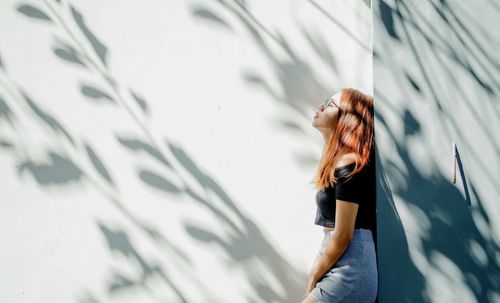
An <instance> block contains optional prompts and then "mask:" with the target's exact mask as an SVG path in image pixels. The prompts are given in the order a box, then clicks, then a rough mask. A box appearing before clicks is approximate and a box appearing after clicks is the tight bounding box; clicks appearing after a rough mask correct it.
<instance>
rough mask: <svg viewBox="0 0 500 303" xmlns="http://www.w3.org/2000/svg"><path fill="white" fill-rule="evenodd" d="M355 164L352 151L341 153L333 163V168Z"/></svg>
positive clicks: (337, 168)
mask: <svg viewBox="0 0 500 303" xmlns="http://www.w3.org/2000/svg"><path fill="white" fill-rule="evenodd" d="M355 164H356V156H355V155H354V154H353V153H349V154H345V155H343V156H342V157H341V158H340V160H339V161H338V162H337V164H336V165H335V170H339V169H341V168H344V167H348V166H353V165H355Z"/></svg>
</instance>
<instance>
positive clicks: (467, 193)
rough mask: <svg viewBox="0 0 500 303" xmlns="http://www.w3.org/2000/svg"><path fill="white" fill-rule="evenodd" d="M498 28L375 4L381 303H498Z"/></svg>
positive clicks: (484, 17) (486, 19) (415, 7)
mask: <svg viewBox="0 0 500 303" xmlns="http://www.w3.org/2000/svg"><path fill="white" fill-rule="evenodd" d="M499 20H500V5H499V4H498V1H482V0H481V1H435V0H432V1H416V0H413V1H378V0H377V1H373V26H374V29H373V31H374V43H373V48H374V57H373V64H374V67H373V69H374V76H373V77H374V97H375V102H376V105H375V111H376V116H377V117H376V134H377V143H378V151H379V158H378V161H377V172H378V176H379V184H378V187H377V206H378V212H377V219H378V257H379V269H380V272H379V273H380V277H381V280H380V285H379V286H380V287H379V302H439V303H443V302H469V303H474V302H481V303H482V302H500V283H499V281H500V250H499V246H500V233H499V231H500V207H499V197H500V160H499V156H500V140H499V138H500V137H499V133H498V131H499V130H500V119H499V117H500V99H499V96H500V95H499V94H500V77H499V76H500V73H499V71H500V53H499V52H498V49H499V48H500V36H499V35H498V28H499V27H500V22H499ZM452 142H455V143H456V149H455V153H456V157H455V158H453V148H452ZM454 159H455V160H454ZM454 161H455V164H456V182H455V183H453V178H452V177H453V175H452V167H453V166H452V164H453V162H454Z"/></svg>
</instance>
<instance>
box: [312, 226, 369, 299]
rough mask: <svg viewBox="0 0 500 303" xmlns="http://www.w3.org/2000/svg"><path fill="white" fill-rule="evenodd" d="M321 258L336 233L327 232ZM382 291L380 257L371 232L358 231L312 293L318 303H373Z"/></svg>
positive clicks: (320, 253) (361, 229)
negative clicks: (380, 285) (377, 254)
mask: <svg viewBox="0 0 500 303" xmlns="http://www.w3.org/2000/svg"><path fill="white" fill-rule="evenodd" d="M323 232H324V237H323V242H322V243H321V248H320V250H319V252H318V255H323V253H324V251H325V248H326V245H327V243H328V240H329V239H330V237H331V235H332V233H333V231H326V230H323ZM377 291H378V270H377V257H376V254H375V243H374V242H373V235H372V232H371V230H369V229H363V228H357V229H355V230H354V235H353V239H352V241H351V243H350V244H349V246H348V247H347V249H346V250H345V252H344V253H343V255H342V256H341V257H340V259H339V260H338V261H337V262H336V263H335V264H334V265H333V266H332V267H331V268H330V270H329V271H327V272H326V273H325V274H324V275H323V277H322V278H321V279H320V280H319V281H318V282H317V283H316V286H315V287H314V289H313V290H312V291H311V293H310V294H309V296H308V297H309V298H314V299H316V301H317V302H318V303H332V302H336V303H337V302H343V303H348V302H356V303H373V302H375V298H376V297H377Z"/></svg>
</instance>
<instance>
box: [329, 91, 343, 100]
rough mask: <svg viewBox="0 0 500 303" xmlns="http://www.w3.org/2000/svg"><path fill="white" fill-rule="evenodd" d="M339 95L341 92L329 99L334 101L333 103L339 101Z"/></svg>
mask: <svg viewBox="0 0 500 303" xmlns="http://www.w3.org/2000/svg"><path fill="white" fill-rule="evenodd" d="M340 94H341V92H338V93H336V94H335V95H333V96H331V97H330V98H332V99H334V100H335V101H340Z"/></svg>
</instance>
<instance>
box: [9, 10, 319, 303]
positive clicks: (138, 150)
mask: <svg viewBox="0 0 500 303" xmlns="http://www.w3.org/2000/svg"><path fill="white" fill-rule="evenodd" d="M41 4H42V3H37V4H36V5H32V4H26V3H19V4H18V5H16V7H15V9H16V10H17V11H18V12H19V14H21V15H22V16H24V17H28V18H29V20H32V21H33V22H38V23H40V24H44V25H46V26H49V27H51V29H53V31H54V33H55V36H54V37H55V38H54V43H55V46H54V47H53V53H54V55H55V56H57V58H59V59H60V60H61V61H63V62H65V63H67V64H68V65H72V66H78V67H80V68H82V69H83V70H85V71H87V72H88V73H89V75H92V76H94V79H95V80H94V81H93V82H92V83H90V82H84V83H79V84H78V89H79V91H80V92H81V94H82V95H83V96H84V97H85V98H86V99H87V100H89V101H92V102H94V103H95V104H97V105H101V106H115V107H116V110H117V111H118V110H120V111H124V112H126V113H127V114H128V115H129V116H130V117H131V119H132V120H133V121H134V122H135V123H136V124H135V125H136V127H137V129H139V130H140V131H141V132H142V133H141V134H142V136H140V137H139V136H137V135H135V134H134V135H132V134H130V135H124V134H120V135H116V140H117V143H118V144H120V146H121V147H123V148H124V149H125V150H127V151H129V152H130V153H132V154H133V155H134V157H137V158H141V159H143V158H144V157H147V158H150V159H153V160H154V161H156V163H157V164H158V165H157V166H154V167H152V168H146V167H144V168H139V169H138V170H137V177H138V178H139V179H140V180H141V181H142V182H143V183H144V184H146V185H148V186H150V187H152V188H155V189H159V190H161V191H164V192H167V193H169V194H172V195H182V194H185V195H188V196H189V197H191V198H192V199H191V201H192V203H193V207H202V208H203V209H205V210H206V211H207V212H208V213H209V214H211V215H212V216H213V217H214V218H215V219H216V220H218V222H219V223H220V224H221V226H224V230H226V231H227V233H228V234H230V236H229V237H223V236H222V235H219V234H217V233H215V232H212V231H209V230H206V228H204V227H202V226H198V225H196V224H192V223H185V230H186V232H187V233H188V234H189V235H190V236H191V237H192V238H193V239H194V240H196V241H198V242H199V243H204V244H206V245H207V247H209V246H210V245H216V246H217V249H220V248H222V249H223V250H224V251H225V252H226V254H227V256H229V257H230V258H231V260H230V261H229V263H228V264H230V265H231V266H232V267H239V268H240V269H241V271H242V272H243V273H244V274H245V275H246V277H247V279H248V282H249V283H250V284H251V287H252V289H253V290H254V291H255V293H253V294H249V296H251V297H249V298H241V300H245V299H246V300H247V301H248V302H259V301H264V302H292V301H294V300H296V299H297V298H300V297H301V296H302V295H303V292H304V290H305V284H304V281H306V280H307V275H306V274H305V273H304V272H301V271H299V270H297V269H295V268H294V267H292V266H291V265H290V264H289V263H288V262H287V261H286V260H285V259H284V258H283V257H282V256H281V255H280V254H279V253H278V252H277V251H276V250H275V249H274V248H273V246H272V244H271V243H269V241H268V240H267V239H266V238H265V237H264V235H263V234H262V233H261V231H260V230H259V228H258V226H256V224H255V223H254V222H253V221H252V220H251V219H249V218H248V217H246V216H245V215H244V214H242V213H241V212H240V210H239V209H238V207H237V205H236V204H235V202H234V201H233V199H231V198H230V197H229V196H228V195H227V194H226V193H225V191H224V189H223V187H222V186H221V185H220V184H218V183H217V182H216V181H215V180H214V179H213V178H211V177H210V175H209V174H207V173H206V172H204V171H203V169H202V168H201V167H199V165H197V164H196V161H195V160H193V159H191V157H190V156H189V154H188V152H187V151H185V150H184V148H182V147H181V146H176V145H174V144H173V143H171V142H168V141H167V140H166V141H165V142H157V140H156V139H155V138H154V136H153V135H152V131H151V130H150V129H149V128H148V126H147V125H148V124H147V123H146V122H147V121H148V115H149V112H150V110H151V109H150V107H149V105H148V102H147V101H146V100H145V98H143V97H142V96H141V95H140V94H139V93H138V92H137V91H135V90H134V89H132V88H130V87H128V86H127V85H122V84H121V83H120V82H119V80H118V79H116V78H115V77H114V76H113V75H112V73H111V71H110V70H109V67H108V65H107V57H108V55H109V54H108V49H107V47H106V45H105V44H104V43H103V41H101V40H100V39H99V38H98V37H97V36H96V35H95V34H94V33H93V32H92V30H91V27H90V26H88V25H87V23H86V22H85V19H84V16H83V15H82V14H81V13H80V12H79V11H78V9H77V8H76V7H75V6H73V5H72V4H69V3H63V2H60V1H44V2H43V6H42V5H41ZM66 12H69V14H66ZM66 16H69V17H66ZM245 20H246V19H245ZM70 25H71V26H70ZM73 25H76V27H75V26H73ZM248 26H249V28H250V25H248ZM72 28H77V29H78V31H75V30H72ZM253 32H254V34H255V36H256V37H258V36H259V34H258V33H257V30H256V29H254V30H253ZM261 42H262V43H264V42H263V41H261ZM283 42H284V41H283ZM284 45H285V44H284ZM287 47H288V46H287ZM284 68H286V67H284ZM1 72H2V73H3V74H4V76H5V77H4V78H5V79H9V77H8V72H7V69H6V67H5V65H4V64H2V65H1ZM297 72H299V70H297ZM304 72H305V70H300V73H304ZM254 80H255V81H258V79H254ZM293 84H294V83H289V84H288V85H289V87H292V86H293ZM1 85H2V90H1V91H0V123H6V124H7V125H8V126H9V127H10V128H11V129H12V131H13V133H15V134H16V138H17V139H16V140H10V139H8V138H1V141H0V143H1V144H0V147H1V148H2V149H3V150H4V151H5V152H7V153H9V154H10V155H12V157H13V158H14V159H15V161H16V163H19V165H17V167H18V174H19V176H20V177H21V176H24V175H26V174H31V175H32V176H33V178H34V179H35V180H36V181H37V182H38V184H39V185H41V186H44V187H49V186H50V187H51V188H53V187H60V188H61V189H62V188H63V187H64V186H65V185H69V183H72V184H75V183H76V184H81V185H84V184H90V185H91V186H93V188H94V189H95V190H96V191H97V192H99V193H100V194H102V196H103V197H105V198H106V199H107V200H108V201H109V202H110V203H111V204H112V205H113V206H114V207H115V209H116V210H117V211H118V212H119V213H121V214H122V215H123V216H124V217H126V218H127V219H128V220H129V221H130V223H132V226H134V227H135V228H137V230H138V231H139V232H141V233H142V235H143V236H144V237H146V238H148V239H149V240H150V241H151V242H152V243H153V244H154V245H155V247H156V248H157V249H158V252H160V253H162V254H163V255H164V256H166V258H165V259H167V260H168V261H166V262H167V264H169V265H170V266H171V267H172V268H175V270H172V269H169V270H166V269H165V268H163V266H162V265H161V264H159V263H158V262H156V261H153V260H150V259H149V258H148V257H146V256H145V255H146V252H144V251H143V250H142V249H141V247H138V246H137V245H134V243H133V242H132V241H131V239H130V237H129V231H128V230H126V229H125V228H119V227H111V226H110V225H109V224H107V223H104V222H101V221H100V220H98V221H97V222H96V224H97V227H98V228H99V230H100V231H101V233H102V235H103V238H104V239H105V240H106V241H107V244H108V248H109V250H110V252H111V253H112V254H113V255H115V254H118V255H122V256H123V257H125V258H126V259H127V260H128V261H129V264H130V266H131V267H132V268H136V273H135V274H130V270H123V271H121V270H119V269H113V270H112V272H111V273H110V276H111V277H110V282H109V283H108V282H106V283H107V285H106V289H107V290H108V292H109V296H114V295H118V293H119V292H121V291H124V290H128V291H131V290H134V289H137V290H141V292H143V293H144V292H145V293H147V294H149V295H150V296H151V298H152V299H153V300H158V301H162V302H165V301H166V298H161V297H158V296H157V295H156V294H155V293H156V292H155V291H154V290H153V289H152V288H151V287H150V286H149V285H148V281H150V279H155V281H157V279H160V280H161V281H163V282H164V285H165V286H166V287H167V288H168V289H169V290H170V291H171V292H173V293H174V294H175V295H176V297H177V298H176V302H188V299H189V296H188V295H187V291H186V290H184V289H183V287H182V285H179V284H177V283H176V282H175V281H176V280H178V279H176V278H175V277H173V276H171V274H170V272H175V273H176V274H177V275H187V273H189V272H192V271H194V268H192V267H193V266H192V262H191V260H190V256H189V254H187V253H186V252H184V251H182V249H180V248H179V247H178V246H176V244H175V238H174V237H171V238H169V237H168V235H164V234H163V233H162V232H160V231H159V230H158V229H157V228H156V227H155V225H154V224H153V223H146V221H147V218H141V217H140V216H137V215H135V214H134V213H133V212H131V211H130V210H129V208H128V207H127V205H126V204H125V203H124V202H123V201H122V199H121V197H120V188H119V186H118V184H119V182H117V180H116V176H114V175H113V174H112V170H111V169H109V167H108V165H107V164H106V163H104V161H102V160H101V159H102V157H101V156H100V153H99V152H98V151H97V150H96V148H94V147H93V146H92V144H91V143H90V142H88V141H86V140H84V139H79V138H76V137H75V136H74V135H72V134H71V131H70V128H68V127H67V126H65V125H63V123H61V122H60V121H58V119H57V117H56V116H55V115H53V114H51V113H50V109H47V108H44V106H41V105H40V104H39V103H38V102H37V101H36V98H34V97H33V96H31V95H30V94H29V93H28V92H27V91H26V90H24V89H21V88H20V87H19V86H18V85H17V84H16V82H15V80H12V79H10V80H8V81H5V82H2V83H1ZM323 91H325V90H323ZM289 92H290V91H289ZM290 93H291V92H290ZM295 93H297V94H299V93H301V91H296V92H295ZM292 95H294V94H291V95H290V96H292ZM294 97H296V95H294ZM302 97H304V96H302ZM292 99H293V98H292ZM295 100H297V99H295ZM22 117H29V118H28V119H30V120H31V121H30V123H36V124H37V125H40V128H41V129H43V130H44V131H46V134H48V135H49V136H50V137H49V138H48V140H51V142H53V145H54V146H55V147H40V146H32V145H30V142H29V140H28V139H27V138H28V136H29V134H25V133H23V127H22V124H23V120H22V119H23V118H22ZM70 127H71V126H70ZM131 133H132V132H131ZM134 133H135V132H134ZM29 150H36V151H37V152H43V153H45V154H46V155H47V158H48V159H49V160H48V161H42V160H36V159H35V157H33V156H31V153H30V152H29ZM37 158H38V157H37ZM181 170H182V171H181ZM186 172H187V173H188V174H189V175H190V176H191V177H192V178H193V179H194V180H196V182H197V183H198V184H199V185H200V186H201V188H202V189H203V190H201V191H200V190H198V189H196V188H193V187H192V186H189V182H188V180H187V179H186V177H185V175H186ZM173 178H175V179H176V180H177V181H175V182H174V181H173V180H172V179H173ZM211 196H214V197H215V198H209V197H211ZM215 200H219V201H221V202H222V203H223V204H224V206H223V207H219V206H217V204H216V203H215ZM217 249H214V250H213V251H217ZM256 264H259V266H258V267H262V268H266V269H267V272H266V273H268V274H267V275H263V274H262V273H261V272H259V271H257V270H255V267H256ZM228 278H229V277H228ZM184 279H187V280H189V281H192V283H194V284H196V285H198V287H197V289H199V292H200V293H201V297H204V298H207V302H214V301H218V300H220V299H219V298H218V297H219V295H218V294H217V293H213V292H212V291H211V290H209V289H207V287H204V285H203V283H204V282H203V281H202V280H201V279H200V280H198V279H197V277H196V276H188V277H184V278H182V279H181V280H184ZM155 283H156V282H155ZM276 283H278V285H279V289H275V288H274V287H273V286H271V285H276ZM155 285H156V284H155ZM282 290H286V291H284V292H283V291H282ZM128 293H129V294H130V292H128ZM78 299H79V301H80V302H100V301H103V302H105V301H106V298H100V297H99V296H98V295H97V294H96V292H95V291H92V290H84V292H83V295H81V296H79V298H78Z"/></svg>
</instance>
